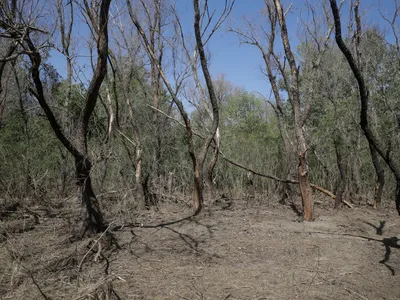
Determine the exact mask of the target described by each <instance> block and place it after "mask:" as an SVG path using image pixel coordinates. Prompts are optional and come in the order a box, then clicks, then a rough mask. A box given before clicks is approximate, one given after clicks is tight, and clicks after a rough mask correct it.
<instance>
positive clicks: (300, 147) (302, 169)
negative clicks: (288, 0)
mask: <svg viewBox="0 0 400 300" xmlns="http://www.w3.org/2000/svg"><path fill="white" fill-rule="evenodd" d="M274 3H275V8H276V12H277V15H278V20H279V25H280V27H281V38H282V43H283V47H284V49H285V56H286V58H287V59H288V62H289V66H290V72H291V80H290V95H291V100H292V108H293V120H294V126H295V134H296V140H297V155H298V158H299V165H298V169H297V172H298V180H299V186H300V194H301V200H302V204H303V209H304V220H305V221H312V220H313V219H314V208H313V206H314V205H313V199H312V192H311V187H310V181H309V173H308V163H307V157H306V153H307V142H306V138H305V135H304V131H303V128H304V124H305V121H306V118H307V116H308V112H304V115H303V116H302V114H301V109H300V106H301V105H300V88H299V69H298V68H297V66H296V61H295V58H294V55H293V52H292V50H291V49H290V42H289V36H288V32H287V27H286V21H285V15H284V13H283V10H282V6H281V3H280V0H274Z"/></svg>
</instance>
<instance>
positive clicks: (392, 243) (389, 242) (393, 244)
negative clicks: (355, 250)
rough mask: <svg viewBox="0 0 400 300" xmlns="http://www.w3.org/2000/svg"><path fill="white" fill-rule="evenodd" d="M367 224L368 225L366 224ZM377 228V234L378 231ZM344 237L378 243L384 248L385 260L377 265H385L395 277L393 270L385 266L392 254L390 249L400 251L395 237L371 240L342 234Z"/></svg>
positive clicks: (399, 244) (399, 245) (399, 240)
mask: <svg viewBox="0 0 400 300" xmlns="http://www.w3.org/2000/svg"><path fill="white" fill-rule="evenodd" d="M367 224H368V223H367ZM380 227H383V226H382V222H381V226H380ZM380 227H378V228H377V232H378V229H379V228H380ZM344 235H346V236H353V237H358V238H362V239H365V240H368V241H374V242H379V243H381V244H382V245H383V246H385V258H384V259H382V260H380V261H379V263H381V264H383V265H385V267H386V268H388V270H389V271H390V273H391V274H392V276H395V275H396V272H395V270H394V269H393V268H392V267H391V266H390V265H388V264H387V262H388V261H389V260H390V255H391V254H392V249H393V248H394V249H400V239H399V238H398V237H397V236H394V237H390V238H383V239H381V240H378V239H375V238H371V237H366V236H360V235H352V234H344Z"/></svg>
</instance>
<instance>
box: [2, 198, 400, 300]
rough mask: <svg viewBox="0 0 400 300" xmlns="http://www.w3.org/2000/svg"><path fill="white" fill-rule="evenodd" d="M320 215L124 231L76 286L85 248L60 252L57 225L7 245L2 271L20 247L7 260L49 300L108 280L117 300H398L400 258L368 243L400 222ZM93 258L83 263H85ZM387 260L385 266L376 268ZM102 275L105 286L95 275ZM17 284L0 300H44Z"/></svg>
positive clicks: (246, 214)
mask: <svg viewBox="0 0 400 300" xmlns="http://www.w3.org/2000/svg"><path fill="white" fill-rule="evenodd" d="M172 210H174V212H172ZM165 211H166V212H165V213H164V214H163V213H162V212H163V208H161V213H159V212H153V213H146V214H145V215H143V216H140V217H139V219H138V221H139V222H146V223H148V222H149V220H150V219H151V218H153V217H155V216H157V220H156V219H155V218H154V219H153V224H154V223H157V222H158V220H161V219H174V218H178V216H182V211H181V210H180V209H179V208H178V207H175V208H173V209H166V210H165ZM319 214H320V215H322V217H319V218H318V219H317V220H316V221H315V222H313V223H303V222H297V221H296V217H295V216H294V214H293V212H292V211H291V210H290V209H289V208H284V209H282V206H277V207H259V208H241V207H240V206H238V205H237V206H235V207H234V208H233V209H232V210H218V209H212V210H210V212H209V213H206V214H203V215H202V216H201V218H199V220H198V221H197V222H193V221H192V222H184V223H182V224H175V225H171V226H169V227H168V228H157V229H144V228H134V229H129V228H125V229H123V230H121V231H118V232H116V237H117V238H118V241H119V244H120V246H121V247H122V249H121V250H118V251H114V252H112V253H109V254H108V260H100V263H92V264H85V263H84V264H83V266H82V270H81V272H80V275H78V277H77V276H76V275H73V274H75V273H76V268H77V265H78V264H79V263H80V262H81V261H82V258H83V255H84V254H85V253H87V250H88V248H87V246H88V241H82V242H80V243H78V244H77V243H75V244H71V245H69V244H68V246H67V245H66V244H65V243H64V244H62V241H63V240H64V241H65V237H66V236H67V235H68V232H67V231H66V230H65V224H61V223H60V224H59V225H58V226H60V228H64V231H63V232H64V233H63V234H61V233H60V231H58V234H56V233H54V235H51V230H50V227H46V226H42V227H37V228H35V229H34V230H32V231H30V232H27V233H24V234H19V235H15V236H14V237H13V238H9V239H8V241H7V242H4V243H3V245H5V246H6V247H2V250H0V264H1V263H2V262H5V261H6V260H7V257H8V259H9V260H10V258H9V256H10V255H9V253H10V247H11V246H10V245H13V247H14V248H18V247H17V246H16V245H18V244H21V243H22V242H21V239H24V241H25V242H24V247H25V248H26V247H28V248H29V247H31V250H32V251H30V252H29V251H28V250H29V249H25V248H24V249H25V250H18V251H17V250H15V251H16V252H17V253H19V254H20V255H23V256H24V260H23V264H24V265H29V269H30V270H35V271H34V274H35V278H36V281H37V282H38V284H39V286H40V287H41V288H42V290H43V292H44V293H45V294H46V295H48V296H49V297H50V298H51V299H89V296H87V298H85V292H84V291H85V289H86V290H87V295H89V294H90V291H93V290H95V289H96V288H97V287H98V286H100V285H101V283H102V282H106V281H107V280H108V279H110V280H109V281H108V282H111V281H112V287H113V289H114V291H115V292H116V294H117V295H118V296H119V297H120V299H211V300H213V299H221V300H222V299H400V249H399V248H396V245H392V246H387V247H386V246H385V245H384V243H383V242H380V241H376V240H383V239H385V238H386V239H387V240H385V242H386V243H387V244H388V241H389V238H392V237H395V236H399V235H400V218H399V217H398V216H396V215H395V214H394V213H392V212H390V213H383V212H376V211H373V210H370V209H367V208H365V209H362V208H359V209H351V210H350V209H343V210H341V211H340V212H339V213H336V214H335V213H334V212H333V211H326V210H321V211H319ZM381 222H384V223H381ZM56 227H57V226H56V225H54V226H53V230H54V228H56ZM44 230H47V231H46V232H47V233H46V234H43V233H44ZM56 232H57V231H56ZM41 237H43V239H41ZM44 237H46V238H44ZM49 237H52V238H49ZM363 237H364V238H363ZM399 237H400V236H399ZM368 238H374V239H376V240H368ZM28 241H29V242H28ZM46 243H47V244H46ZM29 245H30V246H29ZM61 245H64V246H61ZM6 248H7V249H8V250H7V251H8V252H7V251H5V249H6ZM387 248H388V249H389V250H390V253H389V254H388V253H387V251H386V250H387ZM33 249H36V250H35V251H34V250H33ZM94 249H95V250H96V249H97V248H94ZM95 252H96V251H94V253H93V254H90V255H89V256H88V257H86V258H85V260H84V261H93V259H94V257H95ZM28 254H29V255H28ZM385 254H386V258H387V261H386V262H385V263H380V261H382V260H384V259H385ZM68 258H69V260H68ZM49 266H53V269H52V268H50V267H49ZM63 266H64V267H63ZM68 266H69V267H68ZM71 266H72V267H71ZM12 267H14V268H15V262H9V263H8V265H7V263H5V264H3V266H2V267H1V266H0V274H1V273H2V274H3V277H2V278H0V280H2V281H0V283H4V284H10V282H9V277H8V276H10V274H11V273H10V272H12ZM2 268H3V270H2ZM105 268H106V269H107V274H108V275H107V276H104V275H101V274H100V275H98V274H97V273H98V272H99V270H104V269H105ZM20 269H21V270H20V271H21V273H22V272H23V270H22V268H20ZM1 271H3V272H1ZM96 272H97V273H96ZM96 274H97V275H96ZM17 275H18V274H17V273H15V274H14V283H13V284H12V286H14V290H13V291H12V293H11V292H10V291H7V290H5V289H4V288H3V289H2V294H0V298H1V295H3V298H1V299H42V298H43V297H42V296H41V295H40V293H39V291H38V289H37V287H35V285H33V283H32V279H31V278H29V277H28V276H26V272H25V277H23V276H22V275H21V276H19V277H18V276H17ZM17 279H19V280H21V282H19V283H18V284H16V283H15V280H17ZM78 281H79V282H80V286H79V287H78V286H77V282H78ZM89 283H90V285H89ZM6 296H7V297H8V298H7V297H6ZM78 296H79V297H81V298H79V297H78ZM100 298H101V297H100ZM116 299H117V298H116Z"/></svg>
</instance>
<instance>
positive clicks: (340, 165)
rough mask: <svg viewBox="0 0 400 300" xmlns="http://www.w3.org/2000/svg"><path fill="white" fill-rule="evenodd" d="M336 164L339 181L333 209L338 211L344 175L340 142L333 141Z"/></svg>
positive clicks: (344, 181) (344, 180)
mask: <svg viewBox="0 0 400 300" xmlns="http://www.w3.org/2000/svg"><path fill="white" fill-rule="evenodd" d="M335 152H336V163H337V167H338V170H339V179H338V184H337V189H336V199H335V208H336V209H338V208H339V207H340V204H341V203H342V200H343V194H344V191H345V187H346V173H345V170H344V165H343V157H342V152H341V150H340V142H339V141H335Z"/></svg>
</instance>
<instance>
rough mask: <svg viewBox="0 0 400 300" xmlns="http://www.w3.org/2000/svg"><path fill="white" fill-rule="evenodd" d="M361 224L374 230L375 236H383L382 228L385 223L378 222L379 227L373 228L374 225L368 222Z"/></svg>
mask: <svg viewBox="0 0 400 300" xmlns="http://www.w3.org/2000/svg"><path fill="white" fill-rule="evenodd" d="M363 223H365V224H367V225H369V226H371V227H373V228H375V230H376V234H377V235H382V234H383V228H384V227H385V224H386V221H379V226H378V227H377V226H375V225H374V224H371V223H369V222H366V221H363Z"/></svg>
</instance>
